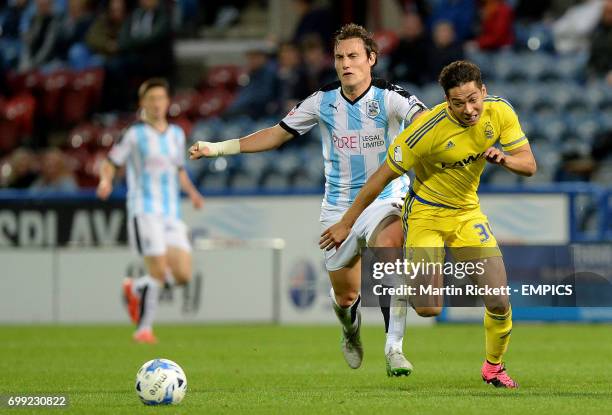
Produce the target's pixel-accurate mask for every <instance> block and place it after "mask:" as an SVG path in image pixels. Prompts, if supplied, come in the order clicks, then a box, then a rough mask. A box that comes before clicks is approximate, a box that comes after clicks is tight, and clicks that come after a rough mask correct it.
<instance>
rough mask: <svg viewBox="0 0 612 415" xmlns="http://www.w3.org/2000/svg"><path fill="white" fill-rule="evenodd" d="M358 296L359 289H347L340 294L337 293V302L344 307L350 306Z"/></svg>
mask: <svg viewBox="0 0 612 415" xmlns="http://www.w3.org/2000/svg"><path fill="white" fill-rule="evenodd" d="M357 297H359V293H358V292H357V291H346V292H343V293H340V294H338V293H336V303H337V304H338V305H339V306H340V307H342V308H346V307H350V306H351V305H352V304H353V303H354V302H355V300H357Z"/></svg>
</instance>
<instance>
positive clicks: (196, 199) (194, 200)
mask: <svg viewBox="0 0 612 415" xmlns="http://www.w3.org/2000/svg"><path fill="white" fill-rule="evenodd" d="M189 198H190V199H191V204H192V205H193V208H194V209H202V208H203V207H204V197H203V196H202V195H201V194H199V193H197V192H196V193H194V194H192V195H191V196H190V197H189Z"/></svg>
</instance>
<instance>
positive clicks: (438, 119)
mask: <svg viewBox="0 0 612 415" xmlns="http://www.w3.org/2000/svg"><path fill="white" fill-rule="evenodd" d="M498 141H499V142H500V144H501V148H502V150H503V151H510V150H514V149H516V148H518V147H521V146H523V145H525V144H526V143H527V142H528V141H527V138H526V137H525V133H523V131H522V129H521V126H520V124H519V121H518V117H517V115H516V113H515V112H514V109H513V108H512V106H511V105H510V104H509V103H508V101H506V100H505V99H503V98H500V97H495V96H487V97H486V98H485V99H484V103H483V109H482V115H481V116H480V120H478V123H477V124H475V125H472V126H466V125H464V124H462V123H461V122H459V121H458V120H457V119H456V118H455V116H454V115H453V114H452V112H451V110H450V109H449V108H448V106H447V103H446V102H444V103H441V104H438V105H436V106H435V107H434V108H433V109H432V110H431V111H430V112H429V113H427V114H424V115H422V116H421V117H419V118H417V119H416V120H415V121H414V122H413V123H412V124H410V126H409V127H408V128H406V129H405V130H404V131H402V132H401V133H400V134H399V135H398V136H397V137H395V140H394V141H393V144H392V145H391V146H389V150H388V152H387V164H388V165H389V167H390V168H391V169H392V170H393V171H395V172H396V173H398V174H405V173H406V172H408V170H410V169H411V168H414V172H415V176H416V177H415V180H414V182H413V185H412V187H413V188H412V191H413V192H414V193H415V194H416V195H417V196H418V197H419V198H420V199H423V200H424V201H427V202H429V204H432V205H436V206H440V207H448V208H454V209H458V208H459V209H472V208H475V207H478V196H477V194H476V191H477V190H478V185H479V183H480V175H481V174H482V171H483V170H484V167H485V163H486V160H485V158H484V152H485V151H486V150H487V149H488V148H489V147H491V146H493V145H495V144H496V143H497V142H498Z"/></svg>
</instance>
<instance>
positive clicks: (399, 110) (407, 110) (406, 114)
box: [387, 84, 427, 124]
mask: <svg viewBox="0 0 612 415" xmlns="http://www.w3.org/2000/svg"><path fill="white" fill-rule="evenodd" d="M387 97H388V98H387V99H388V100H389V108H390V109H391V115H392V116H395V117H396V118H397V120H398V121H400V122H401V121H406V123H408V124H409V123H411V122H412V119H413V118H414V116H415V114H417V113H418V112H420V111H423V110H426V109H427V106H426V105H425V104H423V103H422V102H421V100H420V99H419V98H418V97H417V96H416V95H412V94H410V92H408V91H406V90H405V89H404V88H402V87H400V86H398V85H394V84H390V91H389V93H388V95H387Z"/></svg>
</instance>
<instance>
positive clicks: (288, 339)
mask: <svg viewBox="0 0 612 415" xmlns="http://www.w3.org/2000/svg"><path fill="white" fill-rule="evenodd" d="M157 334H158V336H159V338H160V343H159V344H158V345H154V346H150V345H137V344H133V343H132V342H131V341H130V335H131V329H130V328H129V327H127V326H71V327H54V326H23V327H22V326H3V327H0V352H1V353H2V354H1V355H2V359H1V360H0V369H1V371H0V373H1V374H2V375H1V380H0V394H4V395H6V394H52V393H65V394H68V395H69V399H70V406H69V408H67V409H54V410H51V409H32V410H28V409H7V408H6V407H4V408H0V413H3V414H4V413H6V414H12V413H14V414H26V413H58V414H59V413H75V414H99V413H104V414H106V413H108V414H140V413H146V414H153V413H167V414H177V413H184V414H216V413H226V414H242V413H249V414H253V413H258V414H259V413H261V414H264V413H291V414H293V413H303V414H316V413H335V414H350V413H363V414H415V413H416V414H436V413H439V414H521V415H526V414H547V413H550V414H580V415H586V414H597V415H602V414H610V413H612V380H611V379H612V377H611V375H610V374H611V372H612V327H611V326H610V325H531V324H521V323H515V326H514V331H513V333H512V340H511V343H510V350H509V352H508V354H507V356H506V361H507V363H508V367H509V369H508V370H509V373H510V374H511V375H512V376H514V377H515V378H516V379H517V380H518V382H519V383H520V384H521V389H519V390H499V389H495V388H494V387H492V386H491V385H485V384H484V383H483V382H482V381H481V379H480V365H481V363H482V359H483V348H484V339H483V329H482V326H481V325H438V326H435V327H427V328H425V327H419V328H411V327H409V328H408V333H407V336H406V340H405V343H404V350H405V352H406V354H407V356H408V358H409V359H410V360H411V361H412V363H413V364H414V366H415V372H414V373H413V374H412V375H411V376H410V377H408V378H406V377H403V378H387V376H386V373H385V366H384V356H383V353H382V348H383V342H384V334H383V333H382V329H381V328H379V327H372V326H370V327H365V328H364V330H363V339H364V345H365V351H366V355H365V360H364V364H363V366H362V367H361V368H360V369H358V370H351V369H349V368H348V366H346V364H345V363H344V360H343V359H342V356H341V353H340V350H339V328H338V327H331V326H330V327H318V326H307V327H284V326H269V325H261V326H257V325H254V326H239V325H230V326H226V325H224V326H215V325H208V326H160V327H159V328H158V329H157ZM156 357H164V358H168V359H172V360H175V361H176V362H178V363H179V364H180V365H181V366H182V367H183V368H184V369H185V372H186V374H187V379H188V385H189V389H188V391H187V396H186V398H185V400H184V401H183V402H182V403H181V404H180V405H178V406H175V407H145V406H144V405H142V404H141V403H140V401H139V400H138V398H137V396H136V394H135V392H134V377H135V374H136V371H137V369H138V368H139V367H140V365H141V364H142V363H144V362H145V361H147V360H149V359H152V358H156ZM49 411H51V412H49Z"/></svg>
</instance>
